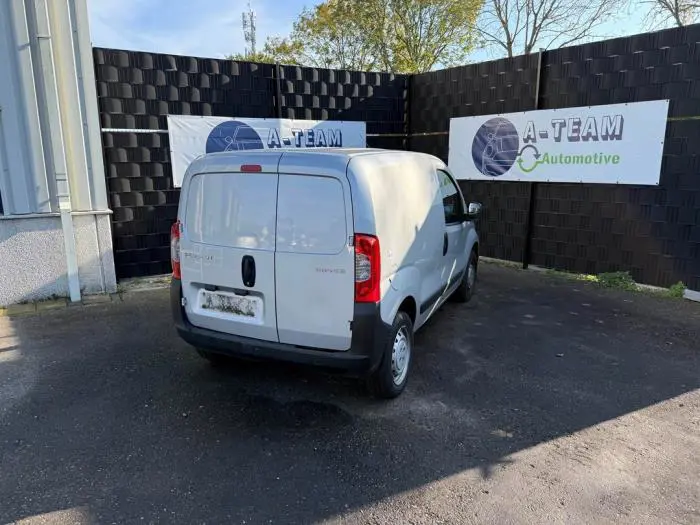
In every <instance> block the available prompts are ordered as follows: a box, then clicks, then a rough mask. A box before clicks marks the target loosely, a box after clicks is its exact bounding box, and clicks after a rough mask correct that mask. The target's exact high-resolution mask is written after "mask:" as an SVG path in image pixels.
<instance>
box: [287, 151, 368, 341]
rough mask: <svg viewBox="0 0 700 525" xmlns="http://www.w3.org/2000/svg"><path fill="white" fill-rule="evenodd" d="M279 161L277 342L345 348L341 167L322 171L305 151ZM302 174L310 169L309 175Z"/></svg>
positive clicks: (346, 235) (348, 256)
mask: <svg viewBox="0 0 700 525" xmlns="http://www.w3.org/2000/svg"><path fill="white" fill-rule="evenodd" d="M288 155H289V156H293V154H291V155H290V154H285V156H283V157H282V160H281V162H280V175H279V200H278V203H277V254H276V255H277V262H276V266H275V276H276V282H277V329H278V333H279V339H280V342H281V343H289V344H294V345H299V346H308V347H315V348H323V349H329V350H347V349H349V348H350V342H351V335H352V333H351V321H352V319H353V311H354V297H355V277H354V271H355V253H354V248H353V246H352V241H351V239H352V235H353V226H352V224H353V223H352V204H351V200H350V186H349V184H348V181H347V176H346V175H345V169H344V168H345V167H346V166H347V163H346V164H345V165H344V166H343V170H342V171H340V169H335V170H332V169H327V170H324V169H322V168H320V167H316V166H314V165H313V163H314V162H313V161H317V160H318V157H316V158H315V159H311V158H310V156H309V155H305V157H306V164H304V165H303V166H302V167H301V168H300V169H301V170H304V171H306V172H307V174H295V173H285V164H287V168H288V169H290V170H291V169H293V166H291V165H293V164H294V162H293V159H289V161H288V162H287V163H285V160H287V156H288ZM308 173H312V175H309V174H308Z"/></svg>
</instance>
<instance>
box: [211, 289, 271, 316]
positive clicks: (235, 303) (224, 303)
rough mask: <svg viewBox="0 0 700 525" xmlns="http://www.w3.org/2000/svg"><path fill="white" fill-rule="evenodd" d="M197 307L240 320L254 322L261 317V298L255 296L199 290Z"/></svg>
mask: <svg viewBox="0 0 700 525" xmlns="http://www.w3.org/2000/svg"><path fill="white" fill-rule="evenodd" d="M199 307H200V308H201V310H202V311H203V312H206V313H211V314H221V315H225V316H227V317H232V318H237V319H239V320H241V321H247V322H254V321H256V320H259V319H261V318H262V299H261V298H260V297H255V296H248V295H236V294H234V293H230V292H209V291H207V290H201V291H200V293H199Z"/></svg>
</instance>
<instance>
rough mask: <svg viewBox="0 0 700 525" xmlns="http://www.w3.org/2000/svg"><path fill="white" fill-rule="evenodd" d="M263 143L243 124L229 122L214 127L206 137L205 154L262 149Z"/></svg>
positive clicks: (256, 134)
mask: <svg viewBox="0 0 700 525" xmlns="http://www.w3.org/2000/svg"><path fill="white" fill-rule="evenodd" d="M263 148H264V146H263V141H262V140H261V139H260V135H258V133H257V131H255V130H254V129H253V128H251V127H250V126H249V125H248V124H246V123H245V122H239V121H237V120H229V121H227V122H222V123H221V124H219V125H218V126H216V127H215V128H214V129H213V130H211V132H210V133H209V136H208V137H207V146H206V151H207V153H217V152H219V151H239V150H246V149H263Z"/></svg>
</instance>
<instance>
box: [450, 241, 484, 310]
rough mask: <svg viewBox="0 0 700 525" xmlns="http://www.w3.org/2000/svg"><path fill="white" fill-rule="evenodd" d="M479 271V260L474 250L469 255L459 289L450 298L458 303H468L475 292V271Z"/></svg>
mask: <svg viewBox="0 0 700 525" xmlns="http://www.w3.org/2000/svg"><path fill="white" fill-rule="evenodd" d="M478 269H479V259H478V258H477V256H476V253H475V252H474V250H472V253H471V254H470V255H469V262H468V263H467V271H466V272H464V276H463V277H462V281H461V282H460V283H459V287H457V289H456V290H455V291H454V293H453V294H452V298H453V299H454V300H455V301H457V302H458V303H468V302H469V300H470V299H471V298H472V296H473V295H474V291H475V290H476V278H477V271H478Z"/></svg>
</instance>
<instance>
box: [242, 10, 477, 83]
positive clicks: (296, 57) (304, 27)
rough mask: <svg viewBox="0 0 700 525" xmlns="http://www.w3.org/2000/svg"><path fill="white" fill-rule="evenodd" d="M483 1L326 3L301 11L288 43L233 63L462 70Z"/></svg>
mask: <svg viewBox="0 0 700 525" xmlns="http://www.w3.org/2000/svg"><path fill="white" fill-rule="evenodd" d="M482 3H483V0H326V1H325V2H322V3H320V4H318V5H317V6H316V7H314V8H312V9H304V10H303V11H302V13H301V14H300V15H299V17H298V18H297V20H296V21H295V22H294V26H293V29H292V32H291V34H290V35H289V36H288V37H286V38H269V39H268V40H267V42H266V43H265V47H264V49H263V51H262V52H259V53H256V54H255V56H251V57H246V56H243V55H240V54H239V55H234V56H232V57H230V58H232V59H234V60H255V61H258V62H280V63H283V64H301V65H307V66H313V67H325V68H341V69H350V70H364V71H367V70H369V71H371V70H382V71H389V72H393V73H421V72H424V71H429V70H430V69H432V68H434V67H435V66H437V65H441V66H446V67H449V66H453V65H457V64H463V63H465V62H466V60H467V56H468V54H469V53H470V52H471V51H472V50H473V49H474V47H475V45H476V38H477V37H476V35H477V32H476V28H475V25H476V18H477V16H478V14H479V11H480V9H481V6H482Z"/></svg>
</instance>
